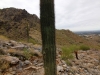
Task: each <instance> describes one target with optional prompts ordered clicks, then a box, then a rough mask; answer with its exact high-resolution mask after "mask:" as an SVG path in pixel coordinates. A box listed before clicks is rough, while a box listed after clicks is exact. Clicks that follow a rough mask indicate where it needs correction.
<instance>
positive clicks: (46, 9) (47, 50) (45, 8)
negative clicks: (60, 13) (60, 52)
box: [40, 0, 57, 75]
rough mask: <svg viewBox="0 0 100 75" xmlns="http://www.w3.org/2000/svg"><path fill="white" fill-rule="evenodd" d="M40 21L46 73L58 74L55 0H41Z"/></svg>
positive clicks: (46, 74)
mask: <svg viewBox="0 0 100 75" xmlns="http://www.w3.org/2000/svg"><path fill="white" fill-rule="evenodd" d="M40 23H41V34H42V53H43V59H44V69H45V75H56V74H57V73H56V45H55V14H54V0H40Z"/></svg>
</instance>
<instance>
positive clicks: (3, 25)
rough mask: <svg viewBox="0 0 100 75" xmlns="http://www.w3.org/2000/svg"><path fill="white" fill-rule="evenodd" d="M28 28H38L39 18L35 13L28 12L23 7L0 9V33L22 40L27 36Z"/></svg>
mask: <svg viewBox="0 0 100 75" xmlns="http://www.w3.org/2000/svg"><path fill="white" fill-rule="evenodd" d="M30 28H32V29H33V30H40V22H39V18H38V17H37V16H36V15H35V14H29V13H28V12H27V11H26V10H25V9H16V8H5V9H0V34H2V35H5V36H7V37H9V38H12V39H14V40H23V39H27V38H28V33H29V31H30ZM32 29H31V30H32Z"/></svg>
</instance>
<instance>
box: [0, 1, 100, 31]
mask: <svg viewBox="0 0 100 75" xmlns="http://www.w3.org/2000/svg"><path fill="white" fill-rule="evenodd" d="M39 4H40V3H39V0H0V8H1V9H2V8H8V7H15V8H21V9H26V10H27V11H28V12H29V13H31V14H36V15H37V16H38V17H39V15H40V11H39ZM55 17H56V28H57V29H69V30H71V31H85V30H86V31H87V30H100V0H55Z"/></svg>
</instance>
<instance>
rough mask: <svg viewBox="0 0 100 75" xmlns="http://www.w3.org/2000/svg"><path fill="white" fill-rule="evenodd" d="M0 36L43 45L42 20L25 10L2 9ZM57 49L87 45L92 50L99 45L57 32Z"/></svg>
mask: <svg viewBox="0 0 100 75" xmlns="http://www.w3.org/2000/svg"><path fill="white" fill-rule="evenodd" d="M0 35H3V36H6V37H8V38H9V39H12V40H17V41H28V42H31V43H33V44H36V43H37V44H41V33H40V20H39V18H38V17H37V16H36V15H35V14H29V13H28V12H27V11H26V10H25V9H16V8H5V9H0ZM56 44H57V47H62V46H69V45H73V44H75V45H80V44H85V45H87V46H90V47H92V48H94V47H95V48H98V47H99V45H98V44H97V43H96V42H92V41H91V40H90V41H89V40H87V39H84V38H82V37H80V36H78V35H77V34H74V33H73V32H71V31H70V30H56Z"/></svg>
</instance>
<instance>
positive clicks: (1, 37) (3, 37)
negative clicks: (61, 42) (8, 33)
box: [0, 35, 9, 41]
mask: <svg viewBox="0 0 100 75" xmlns="http://www.w3.org/2000/svg"><path fill="white" fill-rule="evenodd" d="M0 40H4V41H8V40H9V39H8V38H7V37H5V36H3V35H0Z"/></svg>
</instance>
